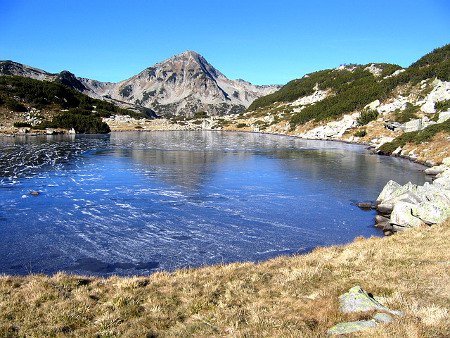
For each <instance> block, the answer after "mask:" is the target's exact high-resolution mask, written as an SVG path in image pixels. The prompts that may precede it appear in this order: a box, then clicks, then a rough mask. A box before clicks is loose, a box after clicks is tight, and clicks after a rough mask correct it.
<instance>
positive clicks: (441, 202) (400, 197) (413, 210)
mask: <svg viewBox="0 0 450 338" xmlns="http://www.w3.org/2000/svg"><path fill="white" fill-rule="evenodd" d="M425 173H426V174H428V175H435V179H434V181H433V182H432V183H428V182H426V183H425V184H424V185H422V186H417V185H415V184H412V183H407V184H405V185H403V186H401V185H399V184H398V183H396V182H394V181H389V182H388V183H387V184H386V186H385V187H384V188H383V190H382V191H381V193H380V195H379V196H378V198H377V202H376V208H377V210H378V212H379V213H381V214H385V215H389V214H390V216H389V223H388V224H387V223H386V221H385V219H384V218H379V219H377V220H376V221H377V224H378V227H381V226H380V225H379V224H380V223H383V230H385V233H388V234H391V233H392V231H401V230H404V229H406V228H411V227H417V226H423V225H432V224H436V223H441V222H443V221H445V220H446V219H447V218H448V217H450V158H445V159H444V160H443V164H442V165H440V166H436V167H432V168H429V169H426V170H425Z"/></svg>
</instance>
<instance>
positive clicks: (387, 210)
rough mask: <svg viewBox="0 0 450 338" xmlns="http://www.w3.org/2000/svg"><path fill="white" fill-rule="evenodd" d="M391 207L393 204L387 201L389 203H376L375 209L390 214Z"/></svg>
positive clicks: (392, 207)
mask: <svg viewBox="0 0 450 338" xmlns="http://www.w3.org/2000/svg"><path fill="white" fill-rule="evenodd" d="M393 209H394V205H393V204H391V203H389V204H387V203H386V204H385V203H381V204H378V205H377V210H378V212H379V213H381V214H385V215H387V214H390V213H391V212H392V210H393Z"/></svg>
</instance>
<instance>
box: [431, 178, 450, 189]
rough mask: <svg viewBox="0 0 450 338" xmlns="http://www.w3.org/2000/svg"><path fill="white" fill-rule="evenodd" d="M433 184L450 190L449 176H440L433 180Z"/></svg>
mask: <svg viewBox="0 0 450 338" xmlns="http://www.w3.org/2000/svg"><path fill="white" fill-rule="evenodd" d="M433 184H438V185H440V186H441V187H442V188H444V189H446V190H450V177H449V176H441V177H439V178H437V179H435V180H434V182H433Z"/></svg>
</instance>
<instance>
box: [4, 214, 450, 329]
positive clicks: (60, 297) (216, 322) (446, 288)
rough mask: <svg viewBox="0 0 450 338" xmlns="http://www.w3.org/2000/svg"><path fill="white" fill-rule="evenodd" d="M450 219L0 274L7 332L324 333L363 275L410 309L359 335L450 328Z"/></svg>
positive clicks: (388, 300)
mask: <svg viewBox="0 0 450 338" xmlns="http://www.w3.org/2000/svg"><path fill="white" fill-rule="evenodd" d="M449 238H450V221H447V222H445V223H444V224H441V225H436V226H433V227H424V228H416V229H412V230H409V231H405V232H403V233H400V234H397V235H395V236H391V237H388V238H370V239H356V240H355V241H354V242H353V243H350V244H348V245H345V246H333V247H326V248H318V249H316V250H314V251H313V252H312V253H310V254H307V255H299V256H294V257H279V258H276V259H272V260H269V261H267V262H263V263H259V264H254V263H235V264H230V265H222V266H210V267H205V268H199V269H192V270H179V271H176V272H173V273H167V272H158V273H155V274H153V275H151V276H148V277H131V278H121V277H111V278H94V277H83V276H73V275H67V274H63V273H60V274H56V275H54V276H51V277H48V276H43V275H29V276H25V277H16V276H0V336H1V337H80V336H81V337H191V336H195V337H322V336H326V335H327V334H326V331H327V329H328V328H330V327H331V326H333V325H334V324H336V323H338V322H342V321H348V320H357V319H365V318H368V317H369V316H370V314H367V313H360V314H352V315H344V314H342V313H340V311H339V303H338V296H339V295H341V294H343V293H344V292H346V291H347V290H348V289H349V288H350V287H352V286H354V285H361V287H362V288H364V289H365V290H367V291H368V292H371V293H373V294H374V295H375V296H377V297H379V299H380V300H381V302H382V303H384V304H385V305H386V306H388V307H389V308H391V309H394V310H401V311H403V312H404V313H405V316H404V317H402V318H399V319H397V320H396V321H395V322H394V323H392V324H385V325H379V326H378V327H377V328H375V329H371V330H369V331H365V332H364V333H359V334H358V335H355V336H358V337H449V336H450V314H449V312H450V241H449Z"/></svg>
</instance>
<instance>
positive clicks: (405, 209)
mask: <svg viewBox="0 0 450 338" xmlns="http://www.w3.org/2000/svg"><path fill="white" fill-rule="evenodd" d="M415 211H416V205H415V204H412V203H408V202H398V203H396V204H395V206H394V209H393V210H392V214H391V219H390V222H391V224H394V225H397V226H402V227H408V228H412V227H418V226H422V225H424V222H423V221H422V220H421V219H419V218H417V217H415V216H413V213H414V212H415Z"/></svg>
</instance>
